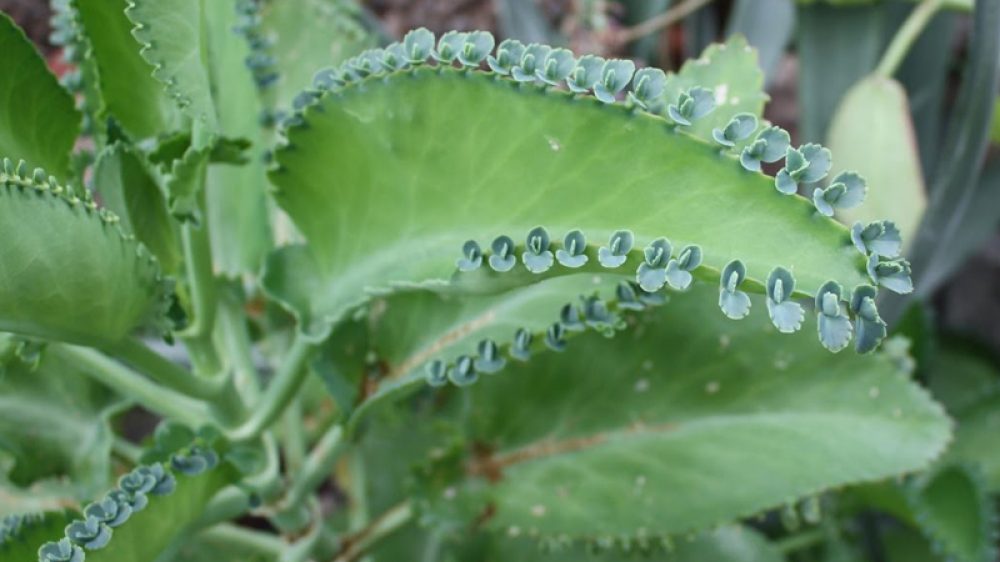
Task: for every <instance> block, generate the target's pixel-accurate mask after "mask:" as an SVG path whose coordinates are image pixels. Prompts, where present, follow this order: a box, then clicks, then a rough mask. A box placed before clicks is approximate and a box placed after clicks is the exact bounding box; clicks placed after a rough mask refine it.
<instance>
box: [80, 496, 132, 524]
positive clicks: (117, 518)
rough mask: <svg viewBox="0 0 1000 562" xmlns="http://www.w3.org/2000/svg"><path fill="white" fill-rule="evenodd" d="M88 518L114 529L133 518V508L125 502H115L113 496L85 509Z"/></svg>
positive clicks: (106, 497) (91, 504)
mask: <svg viewBox="0 0 1000 562" xmlns="http://www.w3.org/2000/svg"><path fill="white" fill-rule="evenodd" d="M83 514H84V515H85V516H86V517H94V518H96V519H97V520H99V521H100V522H102V523H104V524H105V525H107V526H108V527H111V528H112V529H114V528H115V527H118V526H120V525H122V524H123V523H125V522H126V521H128V518H129V517H131V516H132V506H131V505H129V504H127V503H125V502H118V501H115V498H113V497H111V496H105V497H104V498H102V499H100V500H98V501H95V502H93V503H90V504H88V505H87V507H85V508H84V509H83Z"/></svg>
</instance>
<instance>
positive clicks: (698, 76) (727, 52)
mask: <svg viewBox="0 0 1000 562" xmlns="http://www.w3.org/2000/svg"><path fill="white" fill-rule="evenodd" d="M695 86H701V87H703V88H708V89H709V90H711V91H712V94H713V95H714V97H715V105H716V108H715V111H713V112H711V113H709V114H708V115H707V116H705V118H704V119H700V120H698V122H696V123H695V124H694V125H692V126H691V127H690V128H689V129H690V133H691V134H693V135H695V136H697V137H699V138H701V139H704V140H706V141H709V142H711V141H712V129H715V128H720V129H721V128H723V127H725V126H726V124H727V123H729V120H730V119H732V118H733V116H734V115H736V114H737V113H750V114H751V115H754V116H756V117H760V116H761V115H762V114H763V113H764V103H765V102H767V100H768V96H767V94H765V93H764V73H763V72H762V71H761V69H760V65H759V64H758V62H757V51H755V50H754V49H753V48H751V47H750V46H749V45H748V44H747V40H746V39H745V38H744V37H743V36H741V35H733V36H732V37H730V38H729V39H728V40H727V41H726V42H725V43H717V44H713V45H709V47H708V48H707V49H705V51H704V52H703V53H702V54H701V56H700V57H698V58H697V59H691V60H688V61H687V62H685V63H684V66H682V67H681V70H680V72H678V73H677V74H674V73H670V74H668V75H667V88H666V99H667V100H668V101H669V102H670V103H673V102H674V100H675V99H677V96H678V95H680V93H681V92H685V91H687V90H688V89H689V88H692V87H695ZM751 140H752V138H751ZM743 144H746V143H740V144H739V145H738V146H740V147H742V146H743Z"/></svg>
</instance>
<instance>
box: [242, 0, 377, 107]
mask: <svg viewBox="0 0 1000 562" xmlns="http://www.w3.org/2000/svg"><path fill="white" fill-rule="evenodd" d="M260 17H261V28H262V31H263V34H264V36H265V37H268V38H269V39H270V40H271V41H273V43H272V45H271V47H270V48H269V49H268V50H267V53H268V54H269V55H271V56H273V57H274V59H275V65H274V67H275V68H276V69H277V71H278V72H279V73H280V77H279V79H278V82H277V84H276V85H275V88H276V92H275V98H276V99H275V103H276V104H277V106H278V107H279V108H282V109H288V108H290V107H291V104H292V98H294V97H295V95H296V94H298V93H299V92H300V91H302V89H303V88H306V87H308V86H309V85H310V84H311V83H312V77H313V74H315V73H316V71H317V70H319V69H321V68H324V67H327V66H331V65H336V64H340V63H341V62H342V61H344V60H346V59H347V58H348V57H351V56H354V55H356V54H358V53H360V52H361V51H363V50H365V49H368V48H370V47H374V46H375V38H374V37H373V36H371V35H369V34H368V33H367V32H365V29H364V28H363V27H362V26H361V24H360V23H359V22H358V8H357V6H356V5H354V3H353V2H345V1H344V0H314V1H311V2H296V3H292V2H282V1H278V0H271V1H268V2H266V3H265V4H264V5H263V6H262V8H261V15H260Z"/></svg>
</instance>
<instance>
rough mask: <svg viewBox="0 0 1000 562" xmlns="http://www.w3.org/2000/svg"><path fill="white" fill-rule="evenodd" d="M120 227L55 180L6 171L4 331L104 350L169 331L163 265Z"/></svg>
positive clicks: (1, 232) (0, 200) (0, 258)
mask: <svg viewBox="0 0 1000 562" xmlns="http://www.w3.org/2000/svg"><path fill="white" fill-rule="evenodd" d="M117 221H118V219H117V217H115V216H113V215H111V214H110V213H107V212H106V211H104V210H100V209H98V208H97V206H96V205H95V204H94V203H93V202H92V201H90V200H89V199H87V198H84V199H79V198H78V197H77V196H74V195H73V194H71V193H68V192H67V191H66V190H65V189H64V188H62V187H60V186H58V185H56V184H55V183H53V182H50V181H48V180H42V178H37V177H36V178H34V179H32V178H28V177H21V176H18V175H14V176H8V175H6V174H3V173H0V240H3V241H4V251H3V252H0V330H4V331H8V332H14V333H19V334H25V335H31V336H39V337H43V338H50V339H56V340H63V341H68V342H74V343H82V344H87V345H100V344H109V343H115V342H118V341H120V340H121V339H122V338H124V337H126V336H128V335H129V334H130V332H132V330H133V329H134V328H136V327H138V326H141V325H148V324H156V325H158V326H159V327H160V328H161V329H166V328H167V326H166V322H165V311H166V307H167V306H168V304H169V303H168V298H169V295H168V287H167V284H166V282H165V280H164V279H163V278H162V277H161V275H160V270H159V265H158V262H157V260H156V258H155V257H153V256H152V255H151V254H150V253H149V251H148V250H147V249H146V248H145V246H143V245H142V244H140V243H138V242H136V241H135V239H134V238H133V237H131V236H127V235H125V234H123V233H122V231H121V229H120V227H119V225H118V224H117Z"/></svg>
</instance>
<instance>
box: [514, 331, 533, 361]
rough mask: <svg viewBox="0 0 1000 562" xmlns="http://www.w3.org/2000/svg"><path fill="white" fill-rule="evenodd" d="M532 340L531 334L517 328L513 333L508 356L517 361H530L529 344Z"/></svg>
mask: <svg viewBox="0 0 1000 562" xmlns="http://www.w3.org/2000/svg"><path fill="white" fill-rule="evenodd" d="M533 339H534V336H532V334H531V332H529V331H528V330H525V329H524V328H518V329H517V331H516V332H514V345H513V346H511V348H510V356H511V357H512V358H514V359H516V360H518V361H527V360H529V359H531V342H532V340H533Z"/></svg>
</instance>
